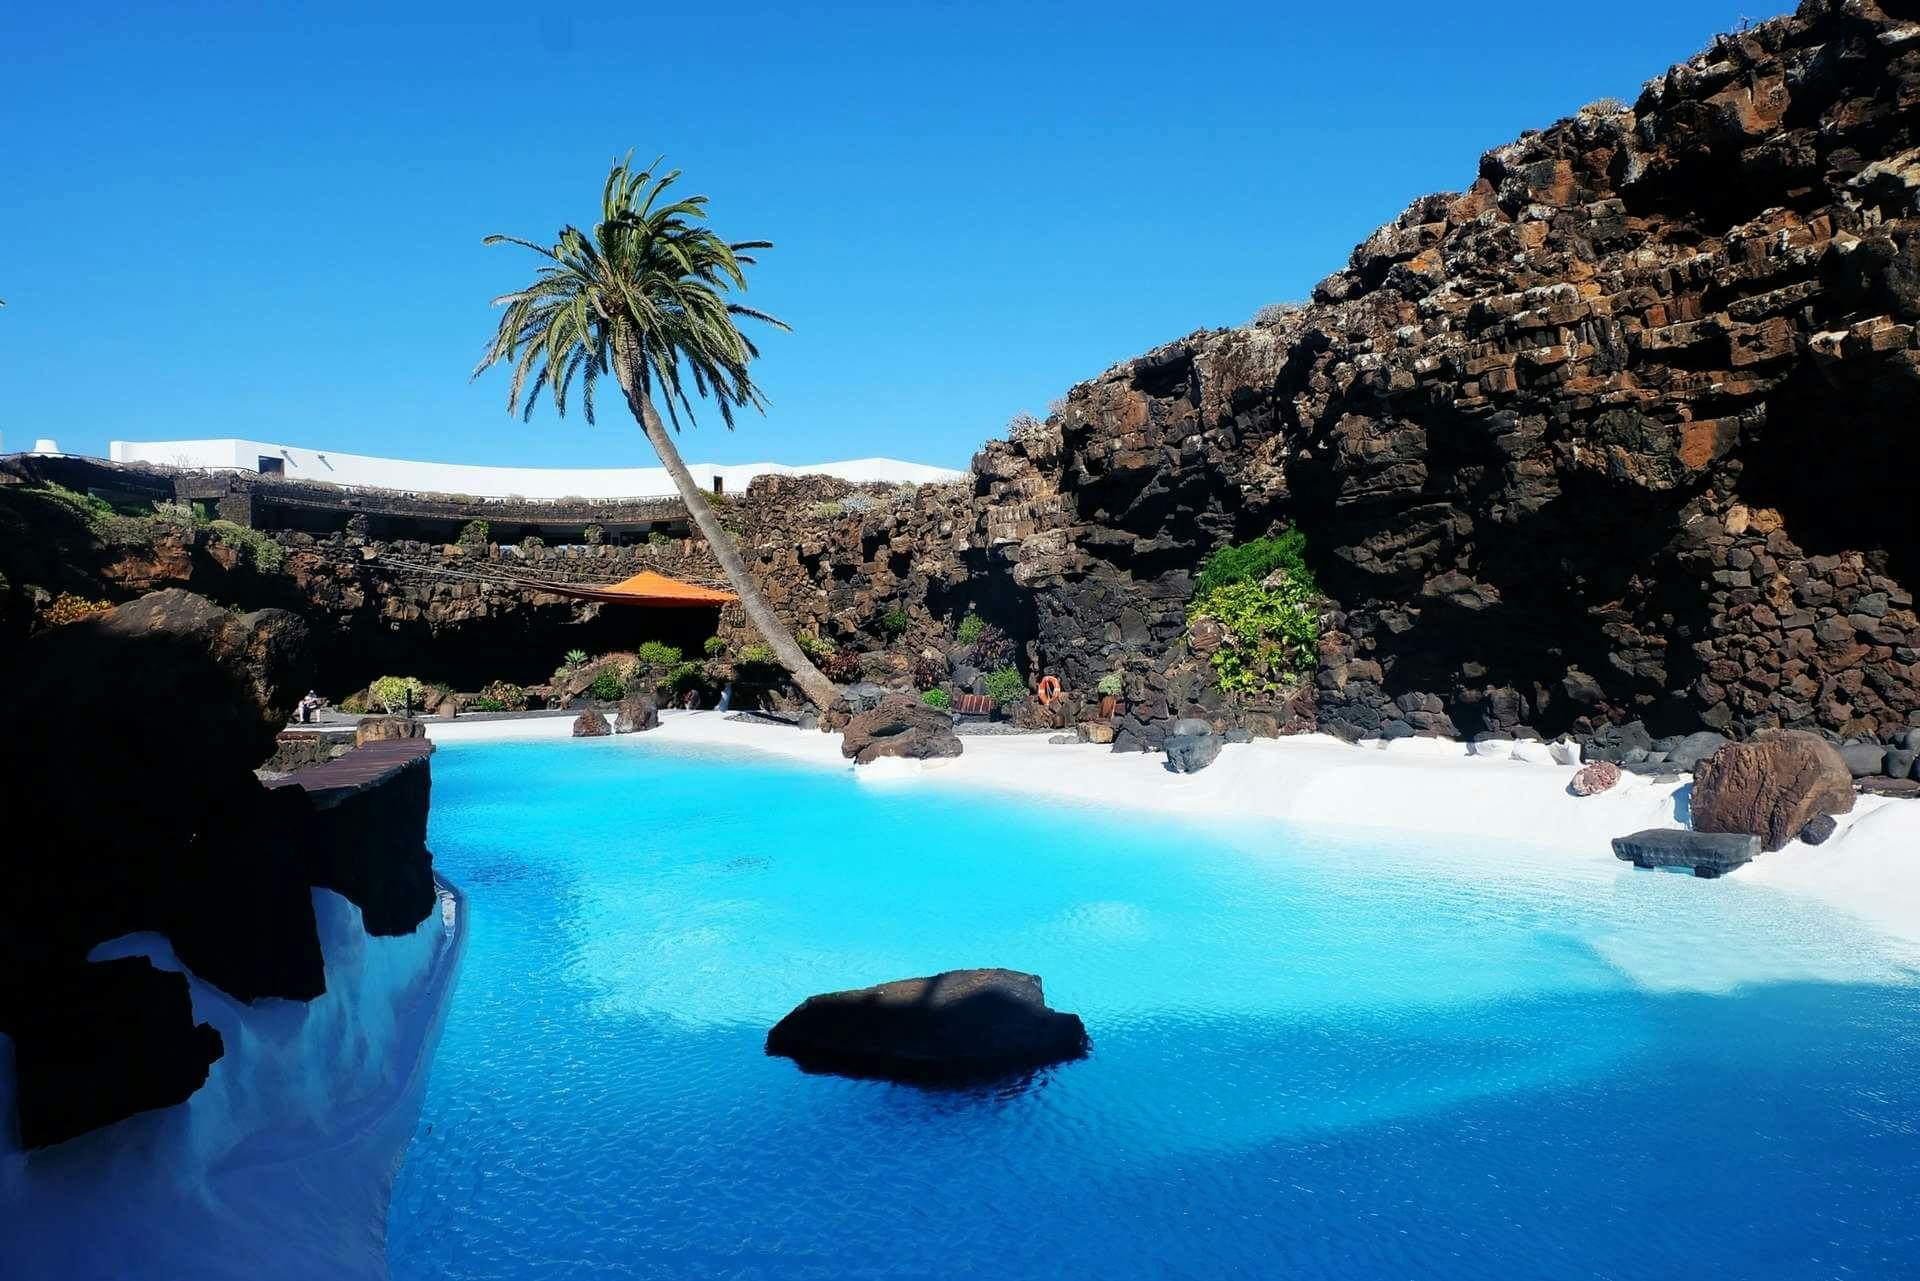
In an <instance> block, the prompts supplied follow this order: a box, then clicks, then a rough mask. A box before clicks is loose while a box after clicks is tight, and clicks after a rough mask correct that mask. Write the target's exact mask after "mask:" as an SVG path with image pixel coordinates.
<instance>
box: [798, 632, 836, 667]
mask: <svg viewBox="0 0 1920 1281" xmlns="http://www.w3.org/2000/svg"><path fill="white" fill-rule="evenodd" d="M793 639H794V640H795V641H796V642H798V644H799V646H800V650H801V652H802V653H804V654H805V655H806V656H807V657H808V658H811V659H812V660H813V661H814V662H816V663H817V662H819V661H820V660H821V659H823V658H825V657H827V655H829V654H831V653H833V651H834V650H835V649H836V648H837V646H835V645H834V643H833V642H832V641H830V640H827V639H826V638H824V637H821V636H815V635H814V634H813V633H812V632H801V633H799V634H798V635H796V636H795V637H794V638H793Z"/></svg>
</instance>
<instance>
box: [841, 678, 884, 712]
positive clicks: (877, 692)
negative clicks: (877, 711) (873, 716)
mask: <svg viewBox="0 0 1920 1281" xmlns="http://www.w3.org/2000/svg"><path fill="white" fill-rule="evenodd" d="M887 694H888V690H887V687H886V686H885V685H876V684H874V683H873V682H872V681H855V682H854V683H853V684H851V685H848V686H846V687H845V688H844V689H842V690H841V691H840V696H841V697H842V698H844V699H846V700H847V707H848V710H849V711H851V712H852V713H853V715H855V716H858V715H860V713H862V712H870V711H872V710H873V709H874V708H876V707H878V706H880V704H881V703H883V702H885V701H886V699H887Z"/></svg>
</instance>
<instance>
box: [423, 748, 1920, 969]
mask: <svg viewBox="0 0 1920 1281" xmlns="http://www.w3.org/2000/svg"><path fill="white" fill-rule="evenodd" d="M571 732H572V723H571V721H570V720H569V719H567V718H547V719H527V720H510V721H485V722H460V721H447V722H441V721H434V722H430V723H429V733H430V734H431V736H432V737H433V738H434V739H435V740H437V741H441V742H446V743H465V742H482V741H488V740H508V739H542V738H565V737H568V736H569V735H570V734H571ZM616 741H625V742H647V743H650V744H655V745H660V744H683V745H685V746H687V747H689V748H697V749H709V750H711V749H716V748H717V749H727V750H739V751H745V752H753V753H759V754H764V755H769V756H777V757H780V758H782V759H785V760H789V761H793V762H798V763H805V764H808V765H812V766H815V767H817V768H822V769H834V770H851V769H852V768H853V766H852V765H851V764H849V763H848V762H847V761H845V760H843V759H842V758H841V756H840V750H839V749H840V739H839V736H838V735H833V734H821V733H817V732H811V731H800V730H790V729H785V728H783V727H779V726H772V725H754V724H748V723H743V722H739V721H729V720H727V719H726V718H725V716H723V715H722V714H720V713H717V712H671V711H670V712H663V713H661V725H660V728H659V729H658V730H656V731H653V732H651V733H648V734H645V735H636V736H633V737H632V738H628V739H621V740H616ZM1573 774H1574V767H1572V766H1563V765H1552V764H1535V763H1523V762H1519V761H1513V760H1506V759H1496V758H1489V757H1476V756H1471V755H1469V754H1468V753H1467V750H1466V748H1465V747H1464V746H1463V745H1461V744H1458V743H1449V742H1441V741H1438V740H1433V739H1404V740H1401V741H1399V742H1396V743H1391V744H1378V743H1373V744H1360V745H1357V746H1355V745H1350V744H1347V743H1343V742H1340V741H1339V740H1337V739H1333V738H1329V737H1326V736H1324V735H1317V734H1316V735H1305V736H1302V737H1299V738H1288V739H1278V740H1273V739H1268V740H1261V741H1257V742H1253V743H1246V744H1229V745H1228V746H1227V747H1226V748H1225V749H1223V750H1222V752H1221V754H1220V758H1219V760H1217V761H1216V762H1215V763H1214V764H1213V765H1212V766H1211V767H1210V768H1208V769H1207V770H1205V771H1203V772H1202V773H1199V774H1194V775H1179V774H1172V773H1169V772H1168V771H1167V770H1166V768H1165V766H1164V764H1163V761H1162V758H1161V757H1160V756H1159V755H1157V754H1153V755H1149V754H1146V753H1115V752H1111V751H1109V750H1108V749H1107V748H1105V747H1097V746H1093V745H1090V744H1089V745H1076V746H1062V745H1055V744H1051V743H1049V742H1047V738H1046V736H1045V735H1038V734H1034V735H1015V736H992V737H977V738H968V739H966V752H965V753H964V754H963V755H962V756H960V757H959V758H957V759H954V760H949V761H937V762H928V763H926V764H924V765H923V764H921V763H918V762H907V761H884V762H881V763H879V764H877V765H873V766H868V767H865V768H863V769H862V770H861V771H860V772H859V774H858V777H860V778H861V779H862V780H863V781H865V782H868V783H870V784H872V785H875V786H881V785H886V786H900V785H912V784H913V783H914V782H915V781H917V780H927V781H933V780H937V781H938V782H940V783H942V784H953V785H959V786H963V787H978V788H992V789H996V790H1004V791H1008V792H1018V793H1023V794H1026V795H1029V796H1032V797H1034V798H1035V799H1043V800H1050V801H1053V802H1056V803H1062V802H1064V803H1073V804H1086V805H1093V806H1099V807H1103V808H1110V809H1111V808H1137V809H1144V810H1150V811H1153V812H1155V813H1162V814H1194V815H1219V814H1229V813H1231V814H1238V815H1241V816H1244V817H1249V818H1270V819H1275V820H1280V821H1286V822H1295V823H1311V824H1341V825H1349V826H1363V827H1372V828H1386V829H1392V830H1398V831H1405V832H1433V833H1447V834H1461V835H1478V836H1482V837H1485V838H1486V839H1487V840H1488V841H1490V842H1496V843H1507V844H1510V845H1511V846H1513V848H1514V850H1515V857H1527V858H1530V859H1535V858H1538V856H1539V855H1540V853H1541V852H1542V851H1551V852H1552V853H1553V854H1554V855H1555V856H1559V857H1564V858H1566V859H1568V860H1593V861H1596V862H1599V863H1601V864H1603V865H1609V866H1612V867H1614V868H1617V869H1618V870H1619V872H1620V874H1621V875H1634V874H1635V873H1634V871H1633V869H1631V868H1629V867H1627V865H1626V864H1624V863H1621V862H1619V861H1618V860H1617V859H1615V858H1614V855H1613V849H1612V846H1611V844H1610V841H1611V838H1613V837H1615V836H1620V835H1624V834H1626V833H1628V832H1634V831H1638V830H1640V829H1642V828H1649V827H1676V828H1677V827H1685V826H1686V821H1685V819H1686V802H1687V790H1688V785H1687V784H1685V783H1675V782H1665V783H1659V782H1652V781H1649V780H1647V779H1644V778H1640V777H1638V776H1636V775H1632V774H1629V775H1627V776H1625V777H1624V778H1623V779H1622V780H1621V782H1620V784H1619V785H1618V786H1617V787H1615V788H1613V789H1612V790H1611V791H1609V792H1606V793H1603V794H1602V795H1600V796H1594V797H1584V798H1583V797H1576V796H1574V795H1573V794H1572V793H1570V792H1569V791H1568V790H1567V784H1568V782H1569V780H1571V779H1572V777H1573ZM1523 852H1524V853H1523ZM1641 874H1642V875H1645V873H1641ZM1733 875H1734V876H1735V877H1737V878H1739V879H1741V880H1744V881H1749V882H1754V883H1760V884H1766V885H1772V886H1777V887H1779V888H1781V889H1784V890H1789V891H1792V892H1794V893H1798V894H1805V895H1808V896H1810V897H1813V898H1816V899H1819V900H1821V901H1823V902H1825V903H1827V904H1829V905H1830V906H1833V907H1836V908H1839V909H1841V910H1843V911H1846V912H1849V913H1852V914H1854V915H1857V916H1859V917H1861V918H1863V919H1864V920H1866V921H1868V922H1869V923H1870V924H1872V925H1874V926H1876V927H1877V928H1879V929H1881V930H1883V931H1885V932H1886V933H1888V934H1892V935H1895V936H1897V937H1899V938H1900V939H1902V940H1904V941H1906V942H1907V943H1909V944H1915V945H1920V801H1896V800H1889V799H1886V798H1883V797H1872V796H1862V797H1860V798H1859V800H1858V803H1857V804H1856V806H1855V808H1854V811H1853V813H1852V814H1850V815H1847V816H1845V817H1843V818H1841V820H1840V827H1839V831H1838V832H1837V833H1836V834H1835V835H1834V836H1833V837H1832V838H1831V839H1830V840H1829V841H1828V842H1827V843H1826V844H1825V845H1822V846H1820V847H1819V848H1817V849H1816V848H1811V847H1807V846H1803V845H1801V844H1800V843H1799V842H1794V843H1793V844H1791V845H1789V846H1787V848H1786V849H1784V850H1781V851H1780V852H1779V853H1776V854H1767V855H1762V856H1761V857H1760V858H1758V859H1756V860H1755V861H1754V862H1753V863H1751V864H1749V865H1748V866H1746V867H1744V868H1742V869H1741V870H1740V871H1738V872H1736V873H1734V874H1733Z"/></svg>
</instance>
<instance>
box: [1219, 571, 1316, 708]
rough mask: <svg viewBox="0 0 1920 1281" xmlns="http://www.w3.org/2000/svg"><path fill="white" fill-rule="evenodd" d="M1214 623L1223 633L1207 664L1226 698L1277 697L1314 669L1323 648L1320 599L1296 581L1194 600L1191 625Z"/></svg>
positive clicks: (1233, 588)
mask: <svg viewBox="0 0 1920 1281" xmlns="http://www.w3.org/2000/svg"><path fill="white" fill-rule="evenodd" d="M1203 616H1204V617H1209V618H1212V619H1213V620H1214V621H1215V622H1217V623H1219V624H1220V627H1221V630H1222V631H1223V632H1224V636H1223V638H1222V641H1221V644H1220V647H1219V648H1218V649H1216V650H1214V652H1213V657H1212V658H1211V659H1210V660H1209V661H1210V662H1211V663H1212V665H1213V673H1214V683H1215V684H1216V685H1218V686H1219V687H1220V689H1221V690H1222V691H1223V692H1225V693H1228V694H1275V693H1279V692H1281V691H1283V690H1285V689H1287V688H1289V687H1290V686H1292V685H1295V684H1297V683H1299V681H1300V680H1301V678H1302V677H1303V676H1304V675H1305V674H1306V673H1307V672H1309V671H1311V670H1312V669H1313V665H1314V663H1315V661H1316V659H1317V655H1318V651H1319V642H1320V610H1319V596H1318V594H1317V593H1315V592H1314V591H1313V590H1312V589H1311V588H1310V587H1308V586H1307V585H1306V584H1304V583H1301V582H1300V581H1299V580H1298V579H1295V578H1291V577H1289V578H1287V579H1284V580H1283V581H1281V582H1279V583H1276V584H1275V585H1273V586H1271V587H1269V586H1267V585H1266V584H1265V583H1264V582H1261V581H1253V580H1249V581H1243V582H1238V583H1228V584H1227V585H1226V586H1224V587H1217V588H1215V589H1214V590H1213V591H1211V592H1208V593H1207V594H1206V595H1204V596H1201V597H1199V598H1198V599H1196V600H1195V601H1194V602H1193V604H1192V605H1191V606H1190V607H1189V608H1188V610H1187V621H1188V622H1189V623H1191V622H1193V621H1195V620H1197V619H1199V618H1201V617H1203Z"/></svg>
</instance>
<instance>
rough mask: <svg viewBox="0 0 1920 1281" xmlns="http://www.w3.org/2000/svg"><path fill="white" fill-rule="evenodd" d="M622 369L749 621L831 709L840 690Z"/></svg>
mask: <svg viewBox="0 0 1920 1281" xmlns="http://www.w3.org/2000/svg"><path fill="white" fill-rule="evenodd" d="M616 363H618V364H619V365H620V368H619V369H618V371H617V376H618V377H619V380H620V389H621V390H622V391H624V392H626V394H627V408H629V409H631V410H632V411H633V416H634V417H635V418H637V419H639V420H640V429H641V430H642V431H644V432H645V433H646V434H647V443H648V444H650V445H652V446H653V452H654V453H656V454H658V455H659V456H660V463H661V465H662V466H664V467H665V468H666V469H667V475H669V476H671V477H673V487H674V488H675V489H677V490H679V491H680V501H681V502H683V503H685V504H686V506H687V515H689V516H691V517H692V518H693V524H694V528H696V529H698V530H699V531H700V536H701V537H702V538H704V539H706V540H707V546H708V547H710V548H712V549H713V556H714V559H715V560H717V561H719V562H720V568H721V569H722V570H724V571H725V572H726V575H727V581H728V582H729V583H731V584H733V590H734V594H735V595H737V596H738V597H739V598H740V608H741V609H743V610H745V611H746V614H747V621H748V622H750V623H752V624H753V626H754V630H755V631H757V632H759V633H760V635H761V636H762V637H763V638H764V639H765V640H766V642H767V645H768V647H769V648H771V649H772V650H773V656H774V657H775V658H777V659H779V660H780V665H781V666H782V667H784V668H786V669H787V671H788V672H789V673H791V674H792V676H793V683H794V684H796V685H798V686H799V687H800V691H801V693H803V694H805V695H806V696H807V698H808V699H809V700H810V701H811V702H812V703H813V705H814V706H815V707H817V708H819V709H820V710H821V711H823V712H824V711H826V710H827V707H828V705H829V704H831V703H832V702H833V700H834V699H835V698H836V697H838V696H839V693H840V687H839V686H838V685H835V684H834V683H833V682H832V681H830V680H828V679H827V678H826V677H825V676H823V675H821V673H820V669H819V668H817V667H815V666H814V665H813V660H812V659H810V658H808V657H807V654H806V651H805V650H803V649H801V648H800V643H799V642H798V641H796V640H794V639H793V633H792V632H790V631H788V630H787V627H786V625H785V624H784V623H782V622H781V621H780V616H779V615H778V614H775V613H774V612H773V606H771V605H769V604H768V603H767V598H766V597H765V596H763V595H761V594H760V585H759V584H758V583H756V582H754V580H753V576H752V575H751V574H749V573H748V572H747V562H746V561H745V560H743V559H742V558H741V556H740V549H739V548H737V547H735V546H734V545H733V538H732V536H731V535H729V534H728V533H727V531H726V530H724V529H722V528H721V527H720V520H719V518H718V517H716V516H715V515H714V514H713V507H712V506H711V505H710V504H709V503H708V502H707V496H706V495H705V494H704V493H702V492H701V490H700V487H699V486H698V485H696V484H694V481H693V473H692V472H690V471H688V470H687V465H686V464H685V463H684V462H681V461H680V451H679V450H678V449H676V448H675V447H674V444H673V437H672V436H671V435H669V434H668V433H667V425H666V423H665V422H664V421H662V420H661V418H660V411H659V410H657V409H655V408H654V407H653V400H652V398H651V397H649V396H648V395H647V394H646V393H645V392H644V391H642V390H641V389H640V388H639V387H638V386H636V385H634V379H633V377H632V376H631V375H630V374H629V373H628V372H627V369H626V367H625V362H623V361H622V362H616Z"/></svg>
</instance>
